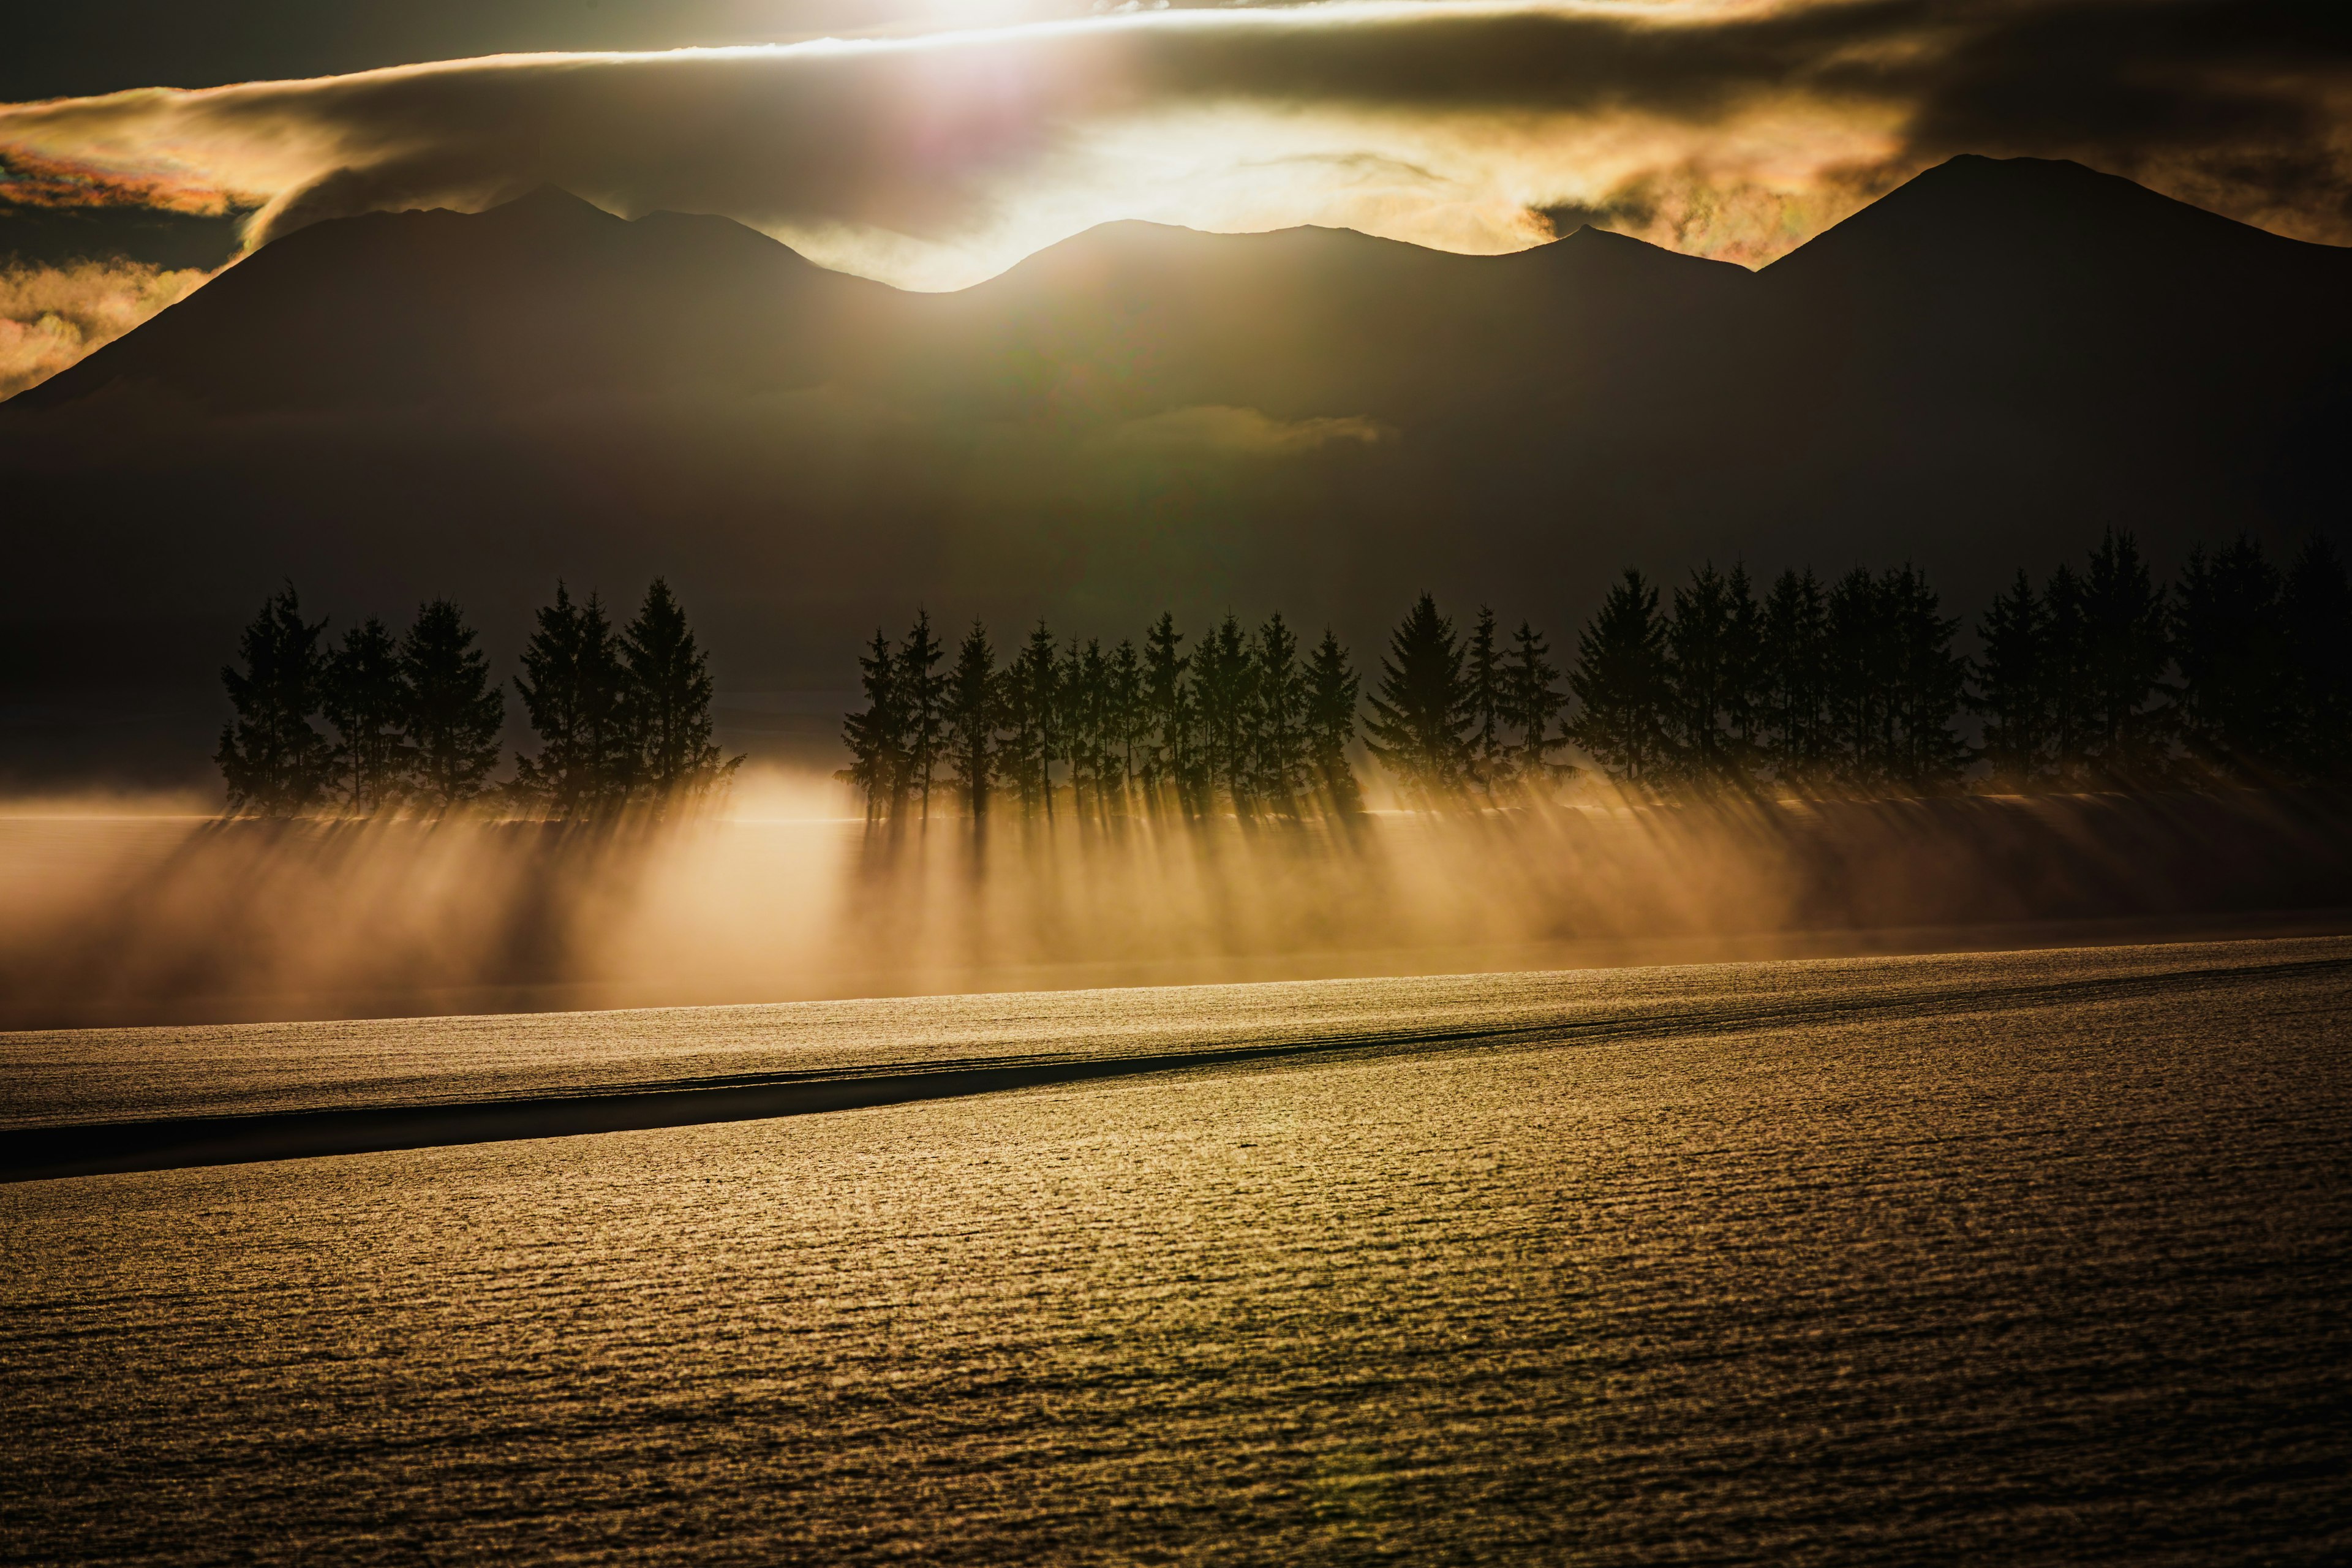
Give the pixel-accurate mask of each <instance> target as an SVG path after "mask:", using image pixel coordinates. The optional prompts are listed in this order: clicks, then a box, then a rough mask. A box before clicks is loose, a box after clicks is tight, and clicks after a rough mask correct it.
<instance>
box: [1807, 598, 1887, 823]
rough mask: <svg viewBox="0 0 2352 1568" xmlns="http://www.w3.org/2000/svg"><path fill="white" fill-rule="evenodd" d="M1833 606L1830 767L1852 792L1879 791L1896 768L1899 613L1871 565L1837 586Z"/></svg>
mask: <svg viewBox="0 0 2352 1568" xmlns="http://www.w3.org/2000/svg"><path fill="white" fill-rule="evenodd" d="M1825 608H1826V612H1827V614H1826V617H1825V620H1826V637H1825V639H1824V646H1825V649H1826V652H1827V658H1826V661H1825V663H1826V674H1827V679H1826V681H1825V682H1824V689H1825V691H1826V693H1827V696H1828V703H1827V708H1828V712H1829V718H1830V724H1829V738H1830V744H1829V747H1828V752H1829V757H1828V761H1829V763H1830V770H1831V772H1832V773H1833V774H1834V775H1835V776H1836V777H1837V778H1838V780H1839V781H1840V782H1841V783H1842V784H1843V785H1844V787H1845V788H1846V789H1847V790H1848V791H1849V792H1851V793H1854V794H1859V795H1873V794H1875V793H1877V792H1878V791H1879V790H1882V789H1884V788H1885V786H1886V785H1887V784H1888V783H1889V782H1890V781H1891V780H1892V779H1893V777H1894V773H1895V759H1894V752H1895V704H1894V690H1893V685H1894V677H1895V662H1896V659H1897V658H1898V657H1899V650H1898V648H1897V647H1896V646H1895V639H1894V637H1893V635H1892V634H1893V630H1894V626H1893V617H1892V616H1890V615H1889V613H1888V610H1889V606H1888V605H1887V602H1886V597H1885V593H1884V592H1883V590H1882V588H1881V585H1880V584H1879V581H1878V579H1877V578H1875V577H1874V576H1872V575H1871V574H1870V570H1869V568H1867V567H1863V566H1857V567H1855V568H1854V569H1853V571H1851V572H1848V573H1847V574H1845V575H1844V576H1843V577H1841V578H1839V579H1838V580H1837V581H1836V582H1835V583H1833V584H1831V585H1830V591H1829V598H1828V602H1827V605H1826V606H1825Z"/></svg>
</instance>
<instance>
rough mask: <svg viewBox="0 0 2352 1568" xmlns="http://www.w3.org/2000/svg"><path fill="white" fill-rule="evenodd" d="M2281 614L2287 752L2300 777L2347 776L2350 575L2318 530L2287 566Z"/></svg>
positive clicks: (2351, 705) (2338, 779) (2351, 763)
mask: <svg viewBox="0 0 2352 1568" xmlns="http://www.w3.org/2000/svg"><path fill="white" fill-rule="evenodd" d="M2280 618H2281V619H2282V621H2283V622H2284V628H2285V633H2286V638H2287V647H2288V650H2289V658H2291V659H2292V660H2293V663H2294V681H2293V683H2292V684H2293V708H2294V720H2293V725H2292V729H2291V731H2290V734H2289V738H2288V755H2289V756H2290V758H2291V759H2292V760H2293V762H2294V766H2295V768H2296V770H2297V771H2298V772H2299V773H2300V774H2301V775H2302V776H2303V777H2304V778H2306V779H2310V780H2314V781H2316V782H2318V783H2322V784H2343V783H2347V782H2352V582H2347V578H2346V574H2345V570H2344V558H2343V557H2342V556H2341V555H2338V554H2337V553H2336V547H2335V546H2334V545H2333V544H2331V543H2329V542H2327V540H2326V538H2325V537H2324V536H2320V535H2314V536H2313V537H2312V539H2311V540H2310V542H2307V543H2306V544H2305V546H2304V548H2303V551H2302V552H2301V553H2300V554H2298V555H2297V556H2296V557H2295V561H2294V565H2293V566H2292V567H2291V568H2289V569H2288V572H2287V576H2286V588H2285V592H2284V594H2283V595H2281V612H2280Z"/></svg>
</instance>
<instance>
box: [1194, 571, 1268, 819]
mask: <svg viewBox="0 0 2352 1568" xmlns="http://www.w3.org/2000/svg"><path fill="white" fill-rule="evenodd" d="M1192 689H1193V692H1194V695H1195V698H1196V700H1198V702H1199V704H1200V714H1201V737H1202V752H1203V754H1204V760H1205V762H1206V763H1207V773H1208V785H1209V789H1210V791H1211V793H1212V796H1213V795H1214V793H1215V792H1216V791H1219V790H1222V791H1223V793H1224V796H1225V800H1226V803H1227V804H1228V805H1231V806H1232V807H1233V811H1234V816H1241V817H1246V816H1250V815H1252V813H1253V812H1254V811H1255V809H1256V804H1257V796H1256V791H1255V788H1254V787H1253V784H1254V779H1255V771H1256V769H1255V760H1256V751H1257V747H1256V740H1257V712H1256V709H1257V696H1258V693H1257V667H1256V663H1255V660H1253V659H1252V658H1250V645H1249V638H1248V637H1247V636H1246V635H1244V632H1243V631H1242V626H1241V622H1240V621H1238V620H1236V619H1235V618H1234V616H1233V615H1232V614H1231V613H1230V612H1228V613H1227V615H1226V616H1225V618H1224V619H1223V621H1221V622H1219V623H1218V625H1217V628H1216V630H1214V631H1213V632H1211V633H1210V634H1209V635H1208V636H1207V637H1204V638H1203V639H1202V643H1201V647H1200V650H1199V651H1198V652H1197V653H1195V654H1194V655H1193V656H1192ZM1211 804H1212V807H1213V801H1212V803H1211Z"/></svg>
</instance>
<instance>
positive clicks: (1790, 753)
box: [1757, 567, 1829, 791]
mask: <svg viewBox="0 0 2352 1568" xmlns="http://www.w3.org/2000/svg"><path fill="white" fill-rule="evenodd" d="M1761 621H1762V628H1761V631H1760V633H1759V662H1760V664H1761V666H1762V676H1761V679H1759V681H1758V683H1757V685H1758V689H1759V699H1758V700H1759V705H1760V709H1761V712H1760V714H1759V731H1760V735H1761V741H1762V744H1763V746H1764V750H1765V756H1766V760H1767V762H1768V763H1769V765H1770V767H1771V769H1772V772H1773V774H1774V776H1776V777H1777V778H1778V779H1779V780H1780V784H1781V785H1782V787H1783V788H1787V789H1791V790H1797V791H1803V790H1806V789H1810V788H1813V787H1817V786H1818V784H1820V782H1821V780H1822V775H1823V773H1824V772H1825V767H1826V762H1827V753H1828V724H1829V716H1828V689H1827V682H1828V658H1829V606H1828V603H1827V601H1826V599H1825V598H1824V597H1823V595H1822V585H1821V582H1820V580H1819V579H1818V578H1816V577H1815V576H1814V575H1813V574H1812V570H1811V568H1810V567H1808V568H1807V569H1806V570H1805V571H1803V572H1802V573H1799V572H1797V571H1794V570H1790V571H1786V572H1783V573H1781V574H1780V576H1779V577H1778V578H1776V579H1774V580H1773V584H1772V591H1771V593H1770V594H1769V595H1767V597H1766V599H1765V601H1764V609H1763V614H1762V616H1761Z"/></svg>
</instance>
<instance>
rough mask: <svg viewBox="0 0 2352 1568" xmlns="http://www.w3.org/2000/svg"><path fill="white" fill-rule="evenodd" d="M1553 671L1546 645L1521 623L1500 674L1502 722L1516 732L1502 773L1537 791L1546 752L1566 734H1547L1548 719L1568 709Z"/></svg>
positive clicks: (1547, 767)
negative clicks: (1515, 741) (1555, 683)
mask: <svg viewBox="0 0 2352 1568" xmlns="http://www.w3.org/2000/svg"><path fill="white" fill-rule="evenodd" d="M1558 680H1559V669H1558V668H1556V667H1554V665H1553V664H1552V662H1551V647H1550V645H1549V644H1548V643H1547V642H1546V641H1545V640H1544V637H1543V635H1542V634H1541V633H1540V632H1538V631H1537V630H1536V629H1535V628H1534V627H1533V626H1529V625H1528V623H1527V622H1525V621H1521V622H1520V623H1519V629H1518V631H1517V634H1516V635H1515V636H1514V637H1512V640H1511V652H1510V657H1509V662H1508V664H1507V667H1506V668H1505V669H1504V671H1503V721H1504V722H1505V723H1507V724H1508V725H1510V727H1511V728H1512V729H1514V730H1517V731H1518V741H1517V744H1516V745H1514V746H1513V747H1512V748H1511V749H1510V752H1509V758H1508V772H1509V774H1510V776H1511V777H1512V778H1513V779H1514V780H1515V781H1516V782H1517V784H1519V785H1520V786H1521V787H1522V788H1540V787H1542V786H1543V785H1545V784H1548V783H1549V780H1550V778H1551V773H1552V769H1553V766H1554V764H1553V763H1552V762H1551V760H1550V759H1551V753H1552V752H1556V751H1558V750H1559V748H1561V747H1562V746H1565V745H1567V744H1568V737H1567V736H1566V735H1564V734H1563V735H1555V734H1553V733H1552V721H1553V720H1555V719H1557V718H1558V717H1559V713H1560V710H1562V709H1564V708H1566V707H1567V706H1568V698H1567V696H1566V695H1565V694H1564V693H1562V692H1561V691H1559V689H1557V688H1556V687H1555V685H1554V682H1556V681H1558Z"/></svg>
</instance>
